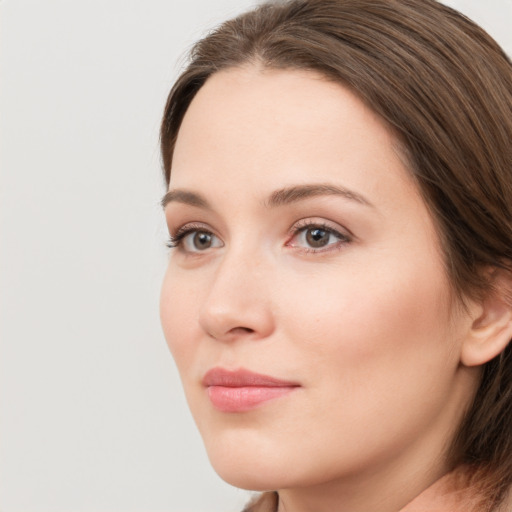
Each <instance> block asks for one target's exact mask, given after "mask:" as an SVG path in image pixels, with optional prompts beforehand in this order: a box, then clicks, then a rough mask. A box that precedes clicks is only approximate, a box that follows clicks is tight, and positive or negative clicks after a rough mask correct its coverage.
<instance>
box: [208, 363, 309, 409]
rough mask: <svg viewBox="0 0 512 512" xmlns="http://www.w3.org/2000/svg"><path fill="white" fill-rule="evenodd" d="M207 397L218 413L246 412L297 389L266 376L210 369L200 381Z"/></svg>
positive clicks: (285, 382) (288, 383) (246, 371)
mask: <svg viewBox="0 0 512 512" xmlns="http://www.w3.org/2000/svg"><path fill="white" fill-rule="evenodd" d="M203 385H204V386H205V387H206V390H207V393H208V397H209V399H210V401H211V403H212V405H213V406H214V407H215V409H217V410H219V411H221V412H231V413H235V412H246V411H250V410H252V409H255V408H256V407H259V406H260V405H262V404H264V403H266V402H268V401H270V400H274V399H277V398H281V397H283V396H285V395H288V394H289V393H292V392H293V391H295V390H296V389H297V388H299V387H300V385H299V384H297V383H295V382H289V381H285V380H281V379H276V378H275V377H270V376H268V375H261V374H259V373H254V372H251V371H249V370H244V369H240V370H234V371H233V370H225V369H223V368H212V369H211V370H209V371H208V372H207V373H206V374H205V376H204V378H203Z"/></svg>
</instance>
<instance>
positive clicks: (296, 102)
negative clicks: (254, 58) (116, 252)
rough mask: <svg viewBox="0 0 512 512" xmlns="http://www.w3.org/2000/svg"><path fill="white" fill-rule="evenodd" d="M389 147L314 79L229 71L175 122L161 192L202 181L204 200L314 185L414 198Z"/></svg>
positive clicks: (344, 93)
mask: <svg viewBox="0 0 512 512" xmlns="http://www.w3.org/2000/svg"><path fill="white" fill-rule="evenodd" d="M396 142H397V141H396V139H395V137H394V135H393V133H392V132H391V130H389V129H388V127H387V125H386V124H385V122H384V121H383V120H382V119H381V118H380V117H379V116H378V115H377V114H375V113H374V112H373V111H372V110H371V109H369V108H368V107H367V106H366V105H365V104H364V103H363V102H362V101H361V100H359V98H357V96H355V95H354V94H353V93H352V92H351V91H349V90H348V89H347V88H345V87H343V86H341V85H340V84H337V83H333V82H332V81H329V80H327V79H325V78H324V77H323V76H321V75H320V74H318V73H315V72H311V71H300V70H268V69H261V68H258V67H244V68H235V69H229V70H226V71H222V72H219V73H216V74H214V75H213V76H212V77H210V78H209V79H208V81H207V82H206V84H205V85H204V86H203V87H202V88H201V89H200V90H199V92H198V93H197V95H196V97H195V98H194V100H193V101H192V103H191V105H190V107H189V109H188V111H187V113H186V115H185V117H184V119H183V123H182V126H181V129H180V132H179V134H178V139H177V143H176V147H175V152H174V156H173V166H172V170H171V186H170V188H173V187H178V188H181V187H185V188H190V187H194V186H196V187H197V186H200V184H201V183H202V182H203V183H204V182H205V180H207V181H208V183H209V186H210V191H212V192H214V191H215V190H216V189H217V188H221V189H222V190H223V192H224V193H228V192H229V189H230V186H231V185H234V184H237V183H238V184H240V183H243V184H244V185H245V186H246V188H248V189H250V190H254V191H256V190H261V191H262V192H264V191H265V190H266V192H268V193H270V192H271V191H272V190H273V189H276V188H281V187H283V186H289V185H295V184H297V183H307V182H310V181H311V180H312V179H314V180H315V181H317V182H318V181H322V182H324V181H334V182H337V184H339V185H341V186H344V187H349V188H351V189H354V190H358V189H359V190H360V191H361V192H364V193H367V194H370V195H375V194H377V195H379V194H381V193H382V191H383V190H384V189H385V188H389V186H390V185H391V188H393V187H395V188H396V190H395V192H394V193H392V194H391V195H396V194H403V193H404V192H405V191H407V192H410V191H411V190H414V191H416V187H415V185H414V183H413V180H412V179H411V177H410V175H409V171H408V169H407V168H406V165H405V164H404V160H405V159H404V158H403V157H402V156H401V155H400V153H399V151H398V150H397V144H396ZM264 189H265V190H264ZM399 189H400V190H399ZM416 192H417V191H416Z"/></svg>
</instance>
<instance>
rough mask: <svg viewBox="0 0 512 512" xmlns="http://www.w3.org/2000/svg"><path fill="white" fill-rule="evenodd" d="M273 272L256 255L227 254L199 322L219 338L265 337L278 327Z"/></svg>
mask: <svg viewBox="0 0 512 512" xmlns="http://www.w3.org/2000/svg"><path fill="white" fill-rule="evenodd" d="M270 275H271V271H270V269H269V268H268V267H266V266H265V264H263V262H262V261H261V260H259V259H257V258H256V257H254V256H253V257H250V256H243V255H240V254H239V255H238V256H237V255H235V254H233V255H231V256H226V257H225V258H224V259H223V261H222V262H220V263H219V264H218V266H217V268H216V269H215V273H214V276H213V280H212V281H211V282H210V283H209V284H210V288H209V290H208V293H207V295H206V297H205V299H204V302H203V304H202V305H201V307H200V310H199V324H200V326H201V328H202V329H203V331H204V332H205V333H207V334H208V335H209V336H210V337H212V338H215V339H216V340H219V341H225V342H229V341H234V340H236V339H240V338H244V339H254V340H257V339H264V338H266V337H268V336H270V335H271V334H272V332H273V331H274V329H275V314H274V311H273V307H272V294H271V292H272V290H271V289H269V288H270V282H271V281H272V279H271V277H270Z"/></svg>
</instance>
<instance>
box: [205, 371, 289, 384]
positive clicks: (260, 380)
mask: <svg viewBox="0 0 512 512" xmlns="http://www.w3.org/2000/svg"><path fill="white" fill-rule="evenodd" d="M203 385H204V386H207V387H208V386H224V387H233V388H238V387H250V386H253V387H269V388H270V387H295V386H298V385H299V384H297V383H296V382H291V381H286V380H282V379H277V378H275V377H271V376H269V375H262V374H260V373H254V372H251V371H249V370H245V369H243V368H241V369H238V370H226V369H224V368H212V369H211V370H208V371H207V372H206V374H205V376H204V377H203Z"/></svg>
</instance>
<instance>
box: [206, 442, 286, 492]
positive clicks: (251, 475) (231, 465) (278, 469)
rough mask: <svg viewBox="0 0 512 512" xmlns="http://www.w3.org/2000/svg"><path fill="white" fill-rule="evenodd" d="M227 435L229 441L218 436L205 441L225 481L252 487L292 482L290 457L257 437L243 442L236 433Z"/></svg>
mask: <svg viewBox="0 0 512 512" xmlns="http://www.w3.org/2000/svg"><path fill="white" fill-rule="evenodd" d="M219 437H223V436H219ZM226 437H227V438H228V439H226V441H227V442H222V439H219V438H217V439H214V440H213V442H212V443H211V444H210V443H208V442H207V443H205V444H206V448H207V453H208V457H209V459H210V463H211V465H212V466H213V469H214V470H215V472H216V473H217V474H218V475H219V476H220V477H221V478H222V479H223V480H224V481H225V482H227V483H228V484H230V485H233V486H235V487H238V488H240V489H246V490H250V491H268V490H275V489H279V488H284V487H288V486H289V485H290V484H291V483H292V482H291V480H292V479H291V478H290V477H291V476H292V475H291V474H290V465H289V464H287V460H288V457H286V456H284V455H283V454H280V453H279V450H276V449H275V447H272V446H268V444H267V445H265V443H261V442H260V443H258V440H254V441H253V442H247V441H246V442H243V441H242V440H241V439H239V438H238V439H237V436H236V435H233V436H232V437H231V439H229V437H230V436H229V435H228V436H226Z"/></svg>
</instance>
